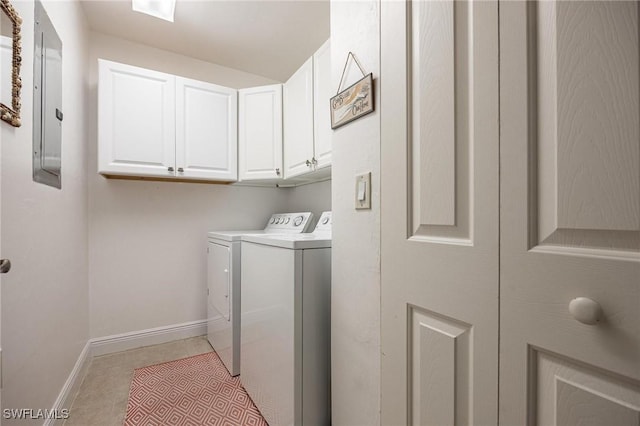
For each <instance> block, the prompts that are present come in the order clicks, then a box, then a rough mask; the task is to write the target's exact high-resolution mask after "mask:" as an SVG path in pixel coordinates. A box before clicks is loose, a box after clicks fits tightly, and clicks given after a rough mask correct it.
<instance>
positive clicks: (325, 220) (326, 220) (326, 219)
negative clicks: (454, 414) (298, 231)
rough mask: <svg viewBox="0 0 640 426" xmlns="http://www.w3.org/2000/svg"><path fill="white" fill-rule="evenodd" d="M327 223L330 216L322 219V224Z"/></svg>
mask: <svg viewBox="0 0 640 426" xmlns="http://www.w3.org/2000/svg"><path fill="white" fill-rule="evenodd" d="M327 223H329V218H328V217H325V218H324V219H322V224H323V225H326V224H327Z"/></svg>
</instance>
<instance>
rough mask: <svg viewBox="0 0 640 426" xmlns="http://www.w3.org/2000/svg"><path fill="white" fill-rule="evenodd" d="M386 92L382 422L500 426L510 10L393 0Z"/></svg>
mask: <svg viewBox="0 0 640 426" xmlns="http://www.w3.org/2000/svg"><path fill="white" fill-rule="evenodd" d="M408 30H409V31H408ZM380 85H381V93H383V96H382V98H381V102H382V104H381V114H382V115H381V117H382V122H381V139H382V141H381V143H382V151H381V158H382V160H381V161H382V164H381V185H382V187H381V192H382V194H383V198H382V199H381V232H382V236H381V238H382V247H381V273H382V289H381V291H382V294H381V304H382V314H381V321H382V324H381V327H382V339H381V344H382V349H381V350H382V378H381V391H382V396H381V409H382V412H381V418H382V424H384V425H401V424H411V425H464V424H473V425H490V424H494V425H495V424H496V423H497V416H498V7H497V3H496V2H490V1H485V2H463V1H439V2H426V1H425V2H422V1H417V2H411V3H408V2H382V4H381V77H380ZM407 123H411V124H410V125H408V124H407Z"/></svg>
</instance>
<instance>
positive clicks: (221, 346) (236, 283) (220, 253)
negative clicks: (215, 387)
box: [207, 212, 313, 376]
mask: <svg viewBox="0 0 640 426" xmlns="http://www.w3.org/2000/svg"><path fill="white" fill-rule="evenodd" d="M312 219H313V213H311V212H303V213H279V214H274V215H272V216H271V218H269V220H268V221H267V224H266V226H265V228H264V229H254V230H246V231H237V230H236V231H212V232H209V233H208V246H207V253H208V255H207V256H208V259H207V264H208V266H207V294H208V297H207V318H208V321H207V337H208V339H209V343H211V346H213V349H215V351H216V353H217V354H218V356H219V357H220V359H221V360H222V362H223V363H224V365H225V366H226V367H227V370H229V373H230V374H231V375H232V376H237V375H238V374H240V274H241V272H240V265H241V260H242V258H241V248H240V238H241V237H242V235H248V234H255V235H261V234H265V235H266V234H272V233H279V234H280V233H281V234H297V233H301V232H306V231H307V230H308V229H309V228H310V225H311V221H312Z"/></svg>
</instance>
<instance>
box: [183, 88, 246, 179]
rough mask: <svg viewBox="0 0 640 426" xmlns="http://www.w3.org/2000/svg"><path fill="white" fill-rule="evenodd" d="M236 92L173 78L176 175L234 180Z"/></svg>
mask: <svg viewBox="0 0 640 426" xmlns="http://www.w3.org/2000/svg"><path fill="white" fill-rule="evenodd" d="M237 102H238V100H237V95H236V90H235V89H230V88H228V87H223V86H217V85H215V84H211V83H204V82H201V81H196V80H190V79H187V78H183V77H176V172H177V177H184V178H188V179H207V180H227V181H233V180H236V178H237V175H238V173H237V164H238V161H237V149H236V141H237V125H236V124H237V122H238V116H237V111H238V105H237Z"/></svg>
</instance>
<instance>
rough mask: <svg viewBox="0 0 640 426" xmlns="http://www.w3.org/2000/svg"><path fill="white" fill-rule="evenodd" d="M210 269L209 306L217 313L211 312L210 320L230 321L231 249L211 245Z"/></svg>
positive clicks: (208, 264)
mask: <svg viewBox="0 0 640 426" xmlns="http://www.w3.org/2000/svg"><path fill="white" fill-rule="evenodd" d="M208 253H209V254H208V256H209V259H208V261H207V268H208V273H207V275H208V277H207V283H208V286H209V288H208V293H209V306H211V307H212V308H214V310H215V312H209V313H208V316H209V318H210V319H211V318H217V317H218V316H222V317H224V319H225V320H227V321H229V319H230V316H229V308H230V296H231V293H230V292H231V279H230V277H231V274H230V272H229V266H230V256H231V253H230V252H229V247H227V246H223V245H220V244H216V243H209V250H208Z"/></svg>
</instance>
